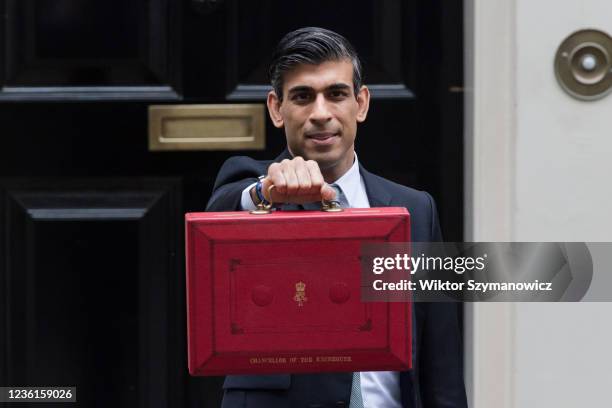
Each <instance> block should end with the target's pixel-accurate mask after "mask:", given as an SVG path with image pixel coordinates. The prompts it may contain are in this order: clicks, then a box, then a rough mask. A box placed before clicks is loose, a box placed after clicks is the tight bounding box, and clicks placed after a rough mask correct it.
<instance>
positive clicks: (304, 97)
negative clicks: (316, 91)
mask: <svg viewBox="0 0 612 408" xmlns="http://www.w3.org/2000/svg"><path fill="white" fill-rule="evenodd" d="M309 98H310V95H308V94H307V93H306V92H303V93H296V94H293V96H292V97H291V100H293V101H296V102H304V101H307V100H308V99H309Z"/></svg>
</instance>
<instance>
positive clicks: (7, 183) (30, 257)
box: [0, 0, 463, 407]
mask: <svg viewBox="0 0 612 408" xmlns="http://www.w3.org/2000/svg"><path fill="white" fill-rule="evenodd" d="M0 10H1V13H2V16H3V19H1V20H0V87H1V88H0V177H1V180H0V386H8V385H11V386H27V385H29V386H49V385H56V386H76V387H77V398H78V404H77V405H78V406H82V407H94V406H95V407H108V406H113V407H135V406H139V407H181V406H189V407H215V406H218V405H219V401H220V397H221V390H220V384H221V381H222V378H190V377H189V376H188V375H187V371H186V348H185V344H186V340H185V299H184V284H185V283H184V264H183V259H182V257H183V247H182V246H183V238H182V234H183V227H182V225H183V214H184V213H185V212H189V211H199V210H202V209H203V208H204V206H205V203H206V201H207V199H208V197H209V196H210V192H211V189H212V185H213V182H214V178H215V175H216V172H217V170H218V169H219V167H220V165H221V164H222V163H223V161H224V160H225V159H226V158H227V157H229V156H231V155H234V154H246V155H251V156H254V157H257V158H262V159H263V158H271V157H274V156H276V155H277V154H278V153H280V151H281V150H282V148H283V146H284V136H283V134H282V132H281V131H278V130H277V129H275V128H274V127H273V126H272V125H271V123H270V122H269V120H268V119H267V115H266V114H265V112H264V111H263V110H261V109H259V110H258V109H255V110H254V112H255V113H252V114H251V115H252V116H251V120H254V121H264V123H265V133H264V137H263V141H264V142H265V147H264V148H261V147H257V148H252V149H248V148H245V146H246V145H243V144H240V143H237V144H236V143H234V144H232V140H234V139H232V138H229V139H227V140H225V139H224V140H221V141H218V142H215V143H212V144H209V147H212V148H213V150H189V149H191V148H192V147H193V146H192V147H186V148H185V147H180V146H179V147H174V148H176V149H177V150H158V149H156V148H155V143H154V142H153V141H152V140H154V138H155V137H156V135H155V129H154V128H155V126H157V125H155V123H154V122H153V121H150V119H151V118H152V117H155V115H153V114H151V113H150V111H153V110H154V109H153V110H152V108H151V106H161V107H162V108H161V109H164V107H168V106H170V105H190V106H191V105H211V104H224V105H225V104H249V105H256V106H260V107H261V106H263V103H264V98H265V94H266V92H267V90H268V86H267V85H266V77H265V72H266V67H267V64H268V57H269V55H270V53H271V50H272V47H273V46H274V45H275V44H276V43H277V42H278V40H279V39H280V37H281V36H282V35H283V34H284V33H286V32H288V31H290V30H292V29H294V28H298V27H301V26H306V25H315V26H322V27H326V28H330V29H333V30H335V31H338V32H340V33H342V34H344V35H345V36H346V37H347V38H348V39H349V40H350V41H351V42H353V44H354V45H355V46H356V48H357V50H358V52H359V53H360V55H361V57H362V59H363V61H364V67H365V81H366V83H367V84H369V85H370V87H371V90H372V96H373V100H372V102H371V110H370V114H369V117H368V120H367V121H366V123H365V124H363V125H362V126H361V127H360V128H359V130H358V136H357V146H356V150H357V152H358V154H359V157H360V161H362V163H364V165H365V166H366V168H368V170H370V171H372V172H374V173H377V174H380V175H383V176H385V177H387V178H390V179H392V180H395V181H397V182H399V183H402V184H405V185H409V186H413V187H416V188H419V189H425V190H427V191H429V192H430V193H432V195H433V196H434V198H435V199H436V200H437V202H438V207H439V211H440V215H441V222H442V228H443V231H444V233H445V238H446V239H447V240H461V237H462V190H463V188H462V165H463V164H462V149H463V147H462V116H463V112H462V94H461V89H462V75H463V74H462V54H463V44H462V30H463V28H462V18H463V17H462V16H463V13H462V5H461V2H444V1H442V0H435V1H431V0H410V1H400V0H383V1H374V0H371V1H365V0H359V1H348V0H346V1H344V0H343V1H331V2H330V1H322V0H321V1H320V0H309V1H295V2H293V1H292V2H289V1H282V0H276V1H271V0H267V1H237V0H226V1H221V0H180V1H179V0H105V1H101V0H55V1H43V0H0ZM221 108H222V109H225V108H227V107H225V108H224V107H221ZM232 109H233V108H227V109H226V111H228V112H230V114H229V116H228V117H231V112H232ZM236 109H240V108H236ZM178 111H179V112H184V111H185V108H184V107H179V108H178ZM253 115H254V116H253ZM179 116H180V115H179ZM196 116H197V115H196ZM238 116H239V115H238ZM170 119H171V120H172V118H170ZM168 123H175V122H168ZM223 123H225V122H223ZM228 123H229V122H228ZM192 125H193V124H191V125H189V124H188V125H187V127H181V126H177V127H174V128H171V127H169V128H168V129H170V128H171V130H172V132H173V134H174V136H177V135H178V139H177V140H178V141H180V139H181V132H191V133H193V132H196V133H197V132H198V131H199V132H200V133H202V135H201V136H203V137H206V136H209V135H207V132H208V130H210V132H212V133H214V132H216V131H218V130H219V129H221V131H222V130H223V129H227V128H228V127H227V126H226V125H227V124H222V125H220V126H221V127H220V128H217V127H215V126H216V125H214V124H213V125H212V126H209V127H206V126H208V125H206V126H204V127H199V126H200V125H198V124H197V123H196V124H195V125H193V126H192ZM168 126H170V125H168ZM231 126H232V125H231V123H230V125H229V128H231ZM241 126H242V125H240V123H238V125H237V127H236V128H235V130H236V129H237V130H236V131H239V130H240V129H243V128H245V127H244V126H242V127H241ZM249 126H250V125H248V124H247V126H246V128H249ZM194 129H195V130H194ZM207 129H208V130H207ZM232 129H234V128H232ZM249 129H250V128H249ZM191 133H190V134H189V135H186V139H189V138H190V137H192V136H193V134H191ZM212 133H211V134H212ZM198 136H200V135H198ZM238 139H240V138H238ZM238 139H236V140H238ZM169 146H170V149H171V148H173V146H175V145H173V144H169ZM198 146H199V147H201V145H198ZM253 146H256V144H254V145H253ZM230 149H233V150H230ZM15 406H17V405H15ZM25 406H28V404H19V407H25ZM33 406H34V405H33Z"/></svg>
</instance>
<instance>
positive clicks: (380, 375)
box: [240, 153, 402, 408]
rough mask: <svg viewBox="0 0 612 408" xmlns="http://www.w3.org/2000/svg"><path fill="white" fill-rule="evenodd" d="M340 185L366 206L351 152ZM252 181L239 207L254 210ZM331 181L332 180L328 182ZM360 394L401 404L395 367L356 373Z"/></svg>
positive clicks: (395, 407)
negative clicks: (350, 162) (359, 381)
mask: <svg viewBox="0 0 612 408" xmlns="http://www.w3.org/2000/svg"><path fill="white" fill-rule="evenodd" d="M333 183H334V184H337V185H338V186H340V188H341V189H342V191H343V192H344V195H345V196H346V199H347V201H348V204H349V207H351V208H370V202H369V201H368V195H367V193H366V188H365V184H364V182H363V178H362V177H361V174H360V173H359V161H358V160H357V153H355V161H353V165H352V166H351V168H350V169H349V170H348V171H347V172H346V173H344V175H342V177H340V178H339V179H338V180H336V181H334V182H333ZM255 184H256V183H253V184H251V185H250V186H248V187H247V188H246V189H244V190H243V191H242V198H241V201H240V204H241V206H242V209H243V210H254V209H255V204H254V203H253V200H252V199H251V195H250V193H249V191H250V190H251V188H253V186H254V185H255ZM330 184H332V183H330ZM360 380H361V394H362V397H363V406H364V407H365V408H370V407H371V408H377V407H385V408H401V406H402V404H401V395H400V386H399V373H398V372H396V371H367V372H361V373H360Z"/></svg>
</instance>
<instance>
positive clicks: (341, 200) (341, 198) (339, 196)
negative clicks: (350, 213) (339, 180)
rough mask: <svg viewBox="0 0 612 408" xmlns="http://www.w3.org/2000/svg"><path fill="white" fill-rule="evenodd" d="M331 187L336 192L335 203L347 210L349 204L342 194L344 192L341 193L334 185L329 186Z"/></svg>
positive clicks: (340, 189) (337, 186) (338, 187)
mask: <svg viewBox="0 0 612 408" xmlns="http://www.w3.org/2000/svg"><path fill="white" fill-rule="evenodd" d="M331 187H332V188H333V189H334V190H336V201H338V202H339V203H340V206H341V207H342V208H348V207H349V202H348V199H347V198H346V195H345V194H344V191H342V187H340V186H339V185H338V184H336V183H333V184H331Z"/></svg>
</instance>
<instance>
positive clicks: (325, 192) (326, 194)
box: [321, 183, 338, 201]
mask: <svg viewBox="0 0 612 408" xmlns="http://www.w3.org/2000/svg"><path fill="white" fill-rule="evenodd" d="M321 198H322V199H323V200H325V201H333V200H337V199H338V198H337V197H336V190H335V189H334V188H333V187H332V186H330V185H329V184H327V183H325V184H324V185H323V187H321Z"/></svg>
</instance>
